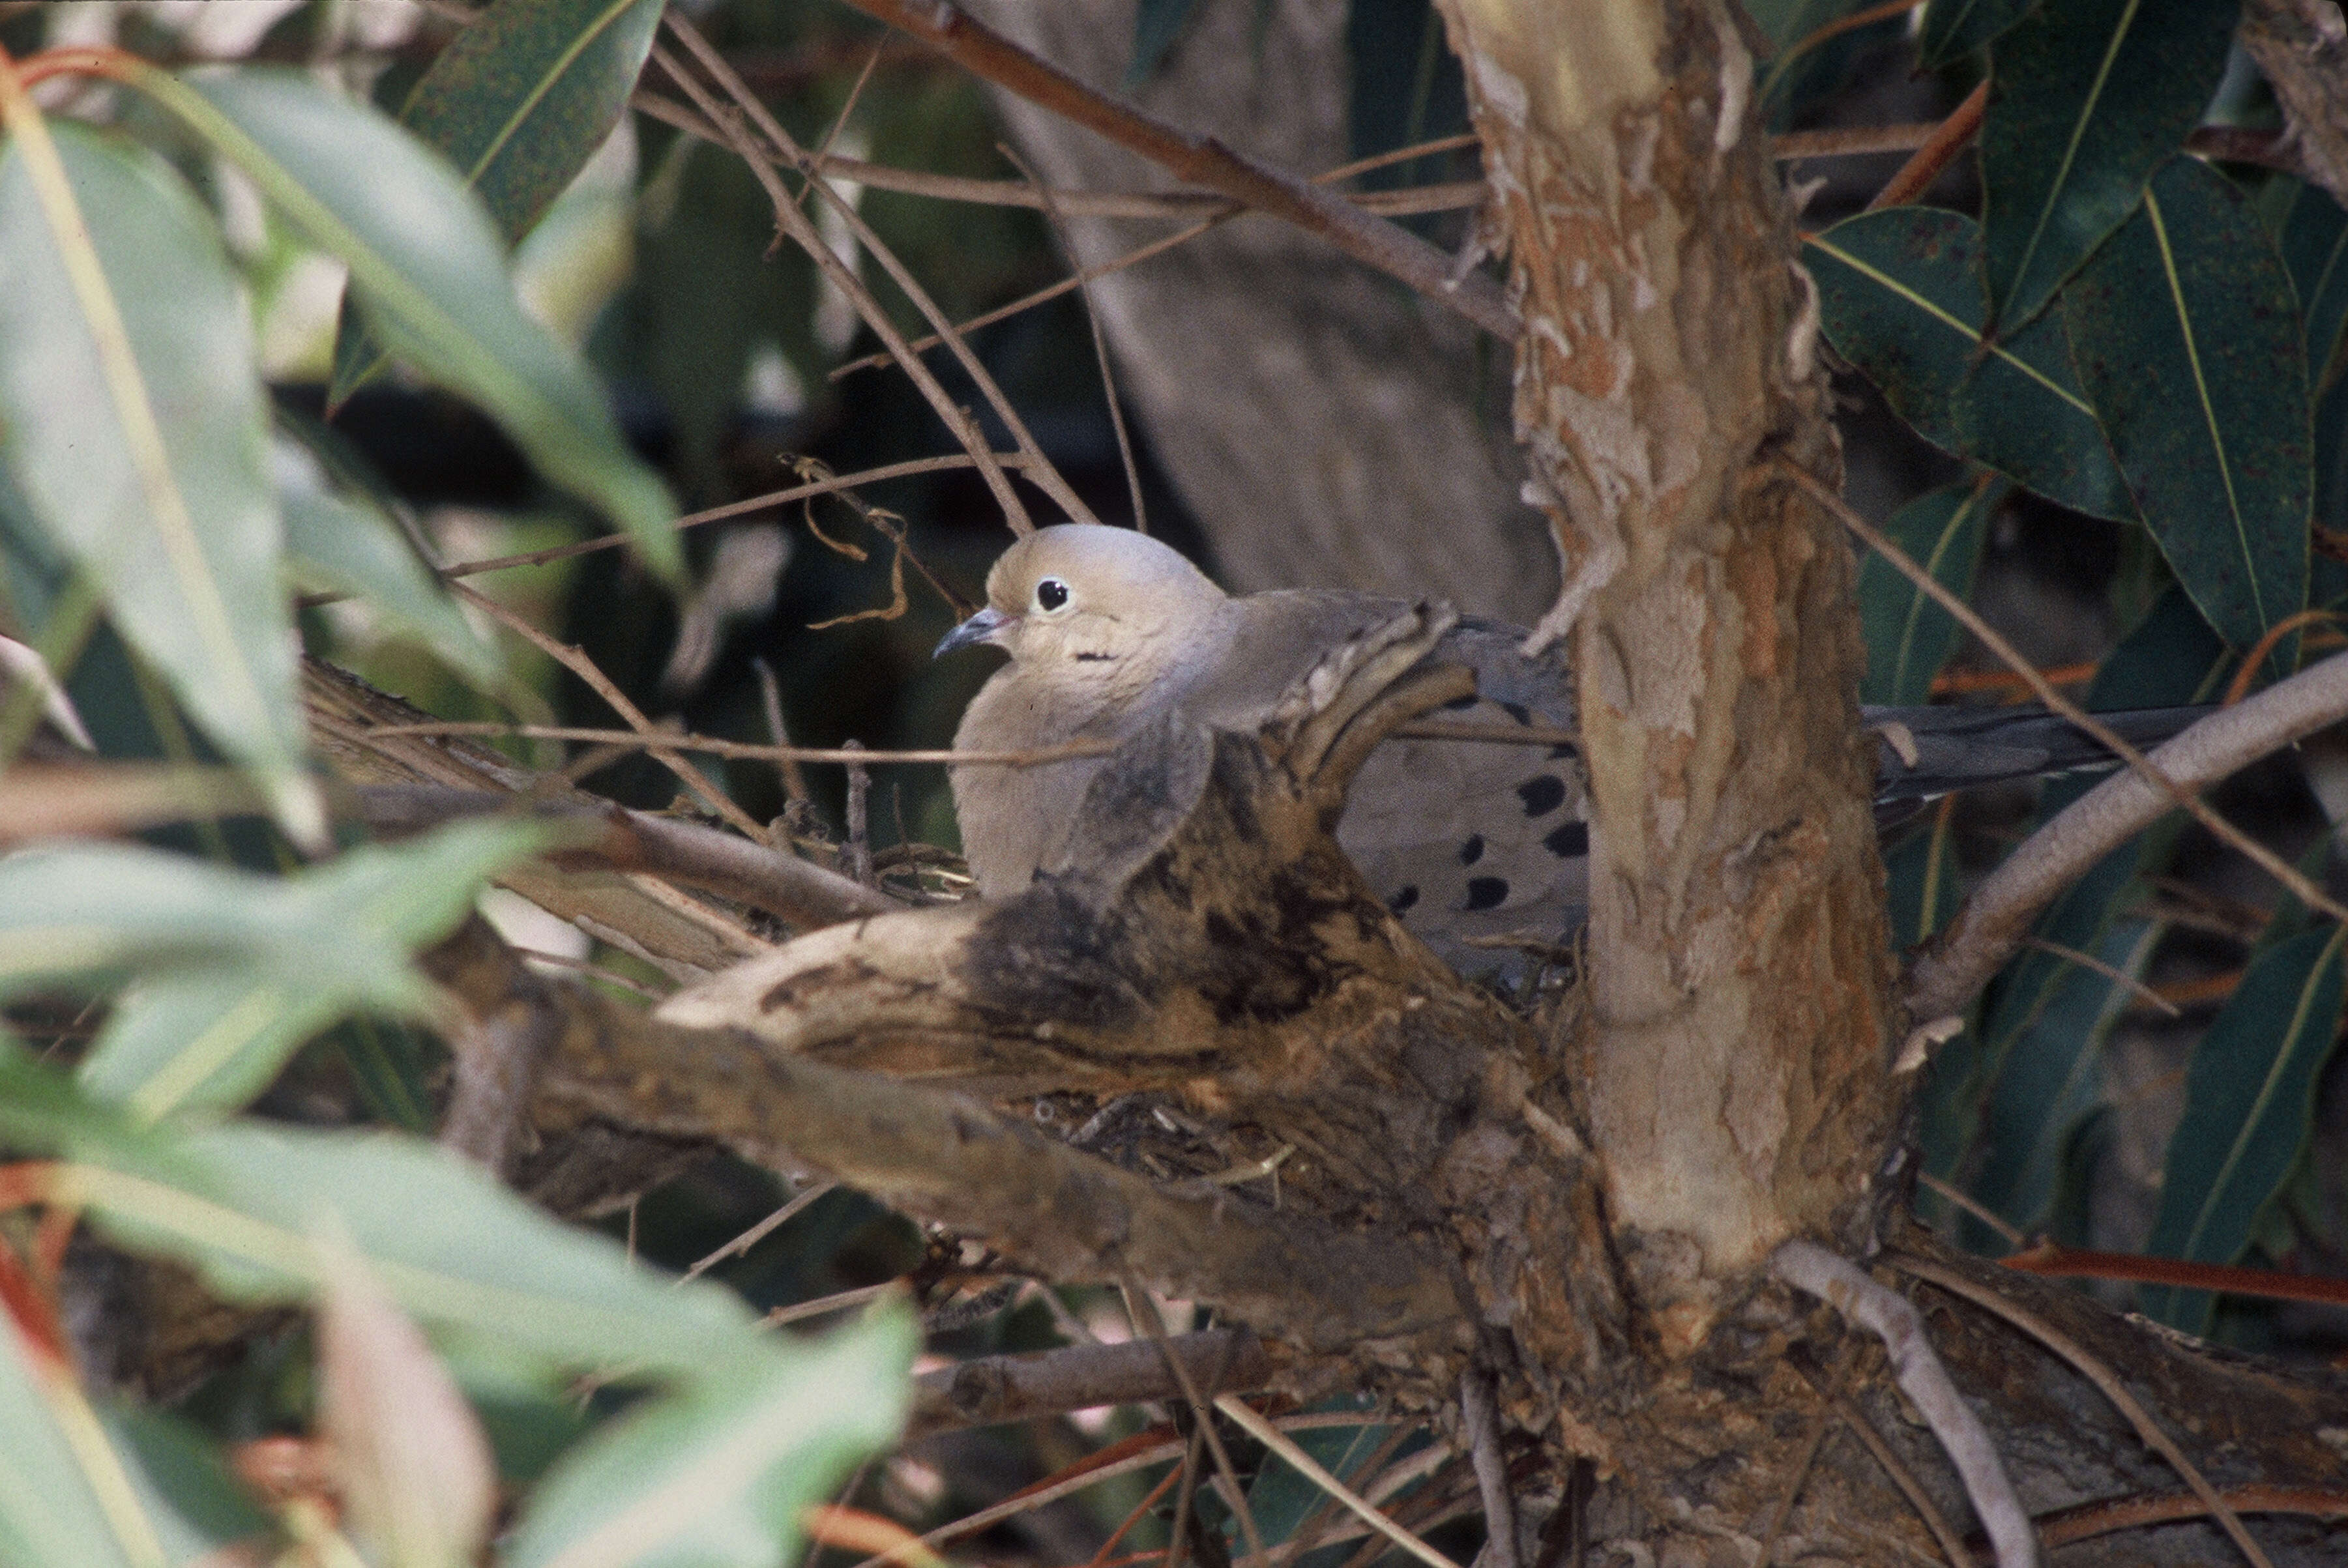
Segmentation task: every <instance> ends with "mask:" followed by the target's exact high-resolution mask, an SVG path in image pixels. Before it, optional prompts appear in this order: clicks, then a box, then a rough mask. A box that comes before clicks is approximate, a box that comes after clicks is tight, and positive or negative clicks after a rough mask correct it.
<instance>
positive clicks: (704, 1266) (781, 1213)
mask: <svg viewBox="0 0 2348 1568" xmlns="http://www.w3.org/2000/svg"><path fill="white" fill-rule="evenodd" d="M838 1186H839V1183H838V1182H814V1183H810V1184H808V1186H807V1187H806V1189H805V1190H803V1191H800V1192H797V1193H794V1194H791V1200H790V1202H788V1203H787V1204H784V1205H783V1206H782V1207H781V1208H778V1209H777V1210H776V1211H775V1212H774V1213H773V1214H768V1215H767V1217H766V1218H765V1219H762V1220H760V1221H759V1222H758V1223H757V1225H752V1226H751V1227H750V1228H749V1229H748V1230H746V1231H744V1232H743V1233H742V1234H741V1235H737V1236H736V1237H735V1238H734V1239H733V1240H732V1241H729V1242H727V1243H726V1245H724V1246H721V1247H719V1248H718V1249H717V1250H716V1252H713V1253H711V1254H710V1255H708V1256H707V1257H705V1258H703V1259H702V1260H701V1261H700V1262H699V1263H696V1264H695V1265H694V1266H692V1267H691V1268H688V1269H686V1270H685V1272H684V1273H683V1274H681V1275H678V1276H677V1277H676V1282H677V1283H678V1284H679V1285H683V1284H684V1283H685V1281H686V1280H688V1279H699V1278H700V1277H701V1276H703V1275H705V1274H706V1273H708V1272H709V1271H710V1270H711V1269H713V1268H715V1267H716V1266H718V1265H719V1264H721V1263H724V1262H725V1261H726V1259H727V1258H729V1257H739V1256H741V1255H743V1254H744V1253H746V1252H748V1251H749V1250H750V1249H751V1248H752V1247H754V1246H756V1245H758V1244H759V1243H760V1242H762V1241H764V1240H766V1239H767V1237H768V1236H770V1235H774V1234H775V1232H776V1231H778V1230H779V1229H780V1228H782V1227H783V1226H784V1225H788V1224H789V1223H790V1222H791V1221H792V1220H793V1219H795V1218H797V1217H798V1215H799V1214H801V1213H803V1212H804V1211H805V1210H806V1209H807V1207H808V1204H812V1203H814V1202H815V1201H816V1200H817V1199H818V1198H820V1197H823V1196H824V1195H826V1194H829V1193H830V1192H831V1191H833V1190H834V1189H835V1188H837V1187H838Z"/></svg>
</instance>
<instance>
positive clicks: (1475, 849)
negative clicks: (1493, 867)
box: [1459, 833, 1484, 866]
mask: <svg viewBox="0 0 2348 1568" xmlns="http://www.w3.org/2000/svg"><path fill="white" fill-rule="evenodd" d="M1483 858H1484V835H1482V834H1480V833H1471V834H1469V835H1468V842H1467V843H1465V844H1463V845H1460V846H1459V864H1460V865H1462V866H1473V865H1475V864H1476V862H1478V861H1479V860H1481V859H1483Z"/></svg>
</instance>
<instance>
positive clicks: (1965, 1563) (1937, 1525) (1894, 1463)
mask: <svg viewBox="0 0 2348 1568" xmlns="http://www.w3.org/2000/svg"><path fill="white" fill-rule="evenodd" d="M1827 1403H1828V1404H1829V1405H1831V1406H1832V1407H1833V1408H1834V1413H1835V1414H1836V1415H1838V1416H1839V1417H1841V1418H1842V1421H1843V1424H1844V1425H1845V1426H1847V1427H1849V1429H1850V1431H1851V1435H1852V1436H1853V1437H1855V1438H1857V1439H1858V1440H1859V1442H1860V1444H1861V1445H1863V1446H1864V1447H1865V1448H1866V1450H1867V1451H1868V1452H1869V1453H1870V1454H1872V1455H1874V1456H1875V1462H1876V1463H1877V1464H1879V1465H1880V1466H1882V1467H1883V1473H1884V1474H1886V1475H1888V1476H1890V1478H1891V1484H1892V1485H1894V1486H1896V1487H1898V1488H1899V1489H1900V1495H1901V1496H1902V1497H1905V1498H1906V1499H1907V1500H1908V1506H1909V1507H1910V1508H1912V1509H1914V1510H1915V1511H1916V1517H1917V1518H1919V1519H1921V1520H1922V1521H1923V1522H1924V1528H1925V1529H1926V1530H1927V1531H1929V1532H1931V1536H1932V1540H1933V1541H1934V1542H1936V1543H1937V1544H1938V1545H1939V1546H1940V1548H1941V1555H1942V1556H1944V1557H1946V1558H1947V1559H1948V1560H1949V1568H1972V1560H1973V1554H1972V1553H1970V1552H1968V1551H1966V1550H1965V1538H1964V1537H1963V1536H1962V1535H1959V1534H1958V1533H1957V1532H1956V1527H1955V1526H1954V1525H1952V1524H1951V1523H1950V1522H1949V1521H1948V1519H1947V1517H1946V1516H1945V1515H1943V1514H1942V1513H1941V1511H1940V1509H1939V1507H1938V1506H1936V1505H1935V1504H1934V1503H1933V1501H1932V1494H1931V1492H1929V1491H1925V1490H1924V1483H1923V1482H1922V1481H1919V1480H1917V1479H1916V1474H1915V1472H1914V1471H1911V1470H1910V1469H1909V1468H1908V1466H1907V1464H1906V1463H1905V1462H1904V1461H1903V1460H1901V1459H1900V1454H1899V1451H1898V1450H1895V1449H1893V1448H1892V1446H1891V1445H1890V1443H1888V1442H1886V1441H1884V1440H1883V1434H1882V1433H1881V1432H1879V1431H1877V1430H1875V1423H1874V1422H1873V1421H1870V1420H1869V1419H1867V1412H1866V1411H1864V1410H1862V1409H1859V1407H1858V1406H1857V1405H1856V1404H1854V1403H1852V1402H1851V1399H1850V1396H1849V1395H1848V1394H1842V1393H1836V1394H1829V1395H1828V1396H1827Z"/></svg>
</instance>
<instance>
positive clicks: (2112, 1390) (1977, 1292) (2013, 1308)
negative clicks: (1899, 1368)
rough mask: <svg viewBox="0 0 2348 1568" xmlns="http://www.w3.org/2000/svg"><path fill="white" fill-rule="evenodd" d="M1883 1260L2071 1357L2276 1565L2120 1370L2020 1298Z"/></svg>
mask: <svg viewBox="0 0 2348 1568" xmlns="http://www.w3.org/2000/svg"><path fill="white" fill-rule="evenodd" d="M1884 1261H1885V1262H1887V1263H1889V1264H1890V1265H1891V1266H1893V1267H1894V1268H1897V1269H1900V1270H1901V1271H1903V1272H1905V1273H1908V1274H1912V1275H1914V1276H1916V1277H1917V1278H1919V1279H1922V1280H1928V1281H1930V1282H1931V1283H1932V1284H1934V1285H1937V1286H1940V1287H1941V1289H1943V1290H1945V1291H1948V1292H1949V1293H1950V1294H1951V1295H1953V1296H1963V1297H1964V1298H1965V1299H1966V1300H1967V1301H1970V1302H1972V1304H1973V1305H1974V1306H1976V1307H1981V1308H1982V1310H1984V1311H1987V1312H1991V1313H1994V1314H1995V1315H1996V1316H1998V1317H2003V1318H2004V1319H2005V1320H2006V1322H2008V1323H2010V1324H2012V1325H2013V1327H2016V1328H2018V1329H2020V1330H2021V1331H2022V1332H2023V1333H2024V1334H2027V1335H2028V1336H2030V1337H2032V1338H2033V1339H2035V1340H2037V1341H2038V1343H2040V1344H2041V1345H2043V1346H2044V1347H2045V1348H2047V1349H2049V1350H2051V1351H2053V1352H2054V1353H2055V1355H2057V1356H2060V1357H2061V1358H2063V1359H2064V1360H2065V1361H2068V1362H2069V1363H2070V1364H2071V1365H2072V1366H2073V1367H2074V1368H2076V1369H2077V1370H2078V1372H2079V1373H2080V1375H2081V1376H2083V1377H2085V1378H2086V1379H2087V1381H2089V1382H2091V1383H2093V1384H2094V1385H2095V1386H2096V1388H2097V1389H2099V1390H2101V1391H2102V1393H2103V1396H2104V1398H2105V1399H2109V1400H2110V1401H2111V1402H2112V1408H2113V1409H2116V1410H2118V1411H2119V1413H2120V1414H2121V1415H2122V1416H2124V1417H2126V1418H2127V1422H2128V1424H2129V1425H2130V1426H2132V1427H2134V1428H2135V1429H2136V1430H2137V1436H2138V1437H2140V1438H2142V1439H2143V1440H2145V1444H2146V1446H2147V1447H2148V1448H2150V1449H2151V1450H2153V1451H2154V1452H2156V1453H2157V1454H2158V1455H2160V1457H2161V1458H2163V1459H2165V1460H2168V1463H2169V1466H2170V1468H2172V1469H2173V1470H2175V1471H2177V1473H2178V1477H2179V1478H2180V1479H2181V1480H2183V1481H2184V1482H2185V1484H2186V1485H2187V1486H2188V1487H2190V1488H2192V1489H2193V1495H2194V1496H2196V1497H2198V1498H2199V1499H2200V1500H2201V1505H2202V1506H2203V1507H2204V1508H2207V1509H2208V1510H2209V1512H2210V1514H2211V1516H2212V1517H2214V1518H2215V1519H2216V1520H2217V1521H2218V1522H2219V1524H2221V1525H2223V1526H2224V1527H2225V1531H2226V1533H2227V1534H2228V1535H2230V1536H2231V1537H2232V1538H2233V1542H2234V1544H2235V1545H2236V1546H2238V1547H2240V1549H2241V1553H2242V1555H2243V1556H2244V1557H2245V1558H2247V1559H2249V1560H2250V1563H2252V1564H2253V1568H2274V1564H2273V1563H2271V1562H2270V1561H2268V1558H2267V1554H2266V1553H2264V1552H2262V1551H2260V1548H2259V1543H2258V1542H2255V1541H2253V1540H2251V1539H2250V1532H2249V1531H2248V1530H2245V1529H2244V1528H2243V1527H2242V1520H2241V1516H2240V1514H2238V1513H2236V1512H2234V1511H2233V1509H2232V1508H2230V1506H2228V1504H2227V1502H2226V1500H2225V1499H2224V1498H2223V1497H2221V1496H2219V1493H2218V1489H2217V1488H2216V1487H2213V1486H2211V1485H2210V1484H2209V1478H2208V1477H2206V1476H2204V1475H2203V1474H2202V1473H2201V1471H2199V1469H2198V1468H2196V1467H2195V1465H2194V1463H2193V1461H2192V1460H2189V1459H2187V1458H2186V1457H2185V1450H2183V1449H2181V1448H2178V1446H2177V1442H2176V1440H2175V1439H2173V1438H2171V1437H2170V1436H2169V1435H2168V1432H2167V1431H2166V1430H2163V1429H2162V1427H2161V1425H2160V1423H2159V1422H2157V1421H2156V1420H2154V1419H2152V1413H2151V1412H2150V1411H2149V1410H2147V1409H2145V1408H2144V1407H2143V1406H2142V1405H2141V1404H2139V1403H2137V1398H2136V1396H2135V1395H2134V1394H2131V1393H2129V1392H2128V1391H2127V1384H2125V1383H2123V1382H2121V1381H2120V1378H2119V1374H2117V1373H2116V1372H2114V1371H2113V1370H2112V1369H2111V1368H2109V1367H2106V1366H2105V1365H2104V1363H2103V1362H2102V1361H2101V1360H2100V1359H2099V1358H2096V1356H2094V1355H2092V1354H2090V1353H2089V1351H2088V1350H2087V1348H2086V1347H2085V1346H2084V1345H2082V1344H2080V1343H2079V1342H2078V1341H2077V1340H2075V1339H2074V1338H2072V1337H2070V1336H2069V1335H2067V1334H2065V1333H2064V1332H2063V1331H2062V1330H2061V1329H2059V1328H2057V1327H2055V1325H2053V1324H2052V1323H2049V1322H2047V1321H2046V1319H2045V1318H2044V1317H2040V1316H2039V1315H2038V1314H2037V1313H2035V1312H2033V1311H2031V1310H2030V1308H2028V1307H2024V1306H2023V1305H2022V1304H2021V1303H2020V1302H2017V1301H2013V1300H2010V1299H2008V1298H2007V1297H2005V1296H2001V1295H1999V1294H1998V1293H1997V1292H1996V1291H1994V1290H1992V1289H1990V1288H1989V1287H1988V1286H1984V1285H1977V1284H1975V1283H1974V1282H1973V1281H1972V1280H1971V1279H1968V1278H1966V1277H1965V1276H1963V1275H1962V1274H1959V1273H1958V1272H1957V1271H1956V1270H1955V1269H1953V1268H1950V1267H1948V1266H1945V1265H1942V1264H1938V1263H1934V1262H1932V1261H1931V1259H1929V1258H1921V1257H1917V1256H1915V1255H1912V1254H1909V1253H1891V1254H1888V1255H1886V1256H1885V1259H1884Z"/></svg>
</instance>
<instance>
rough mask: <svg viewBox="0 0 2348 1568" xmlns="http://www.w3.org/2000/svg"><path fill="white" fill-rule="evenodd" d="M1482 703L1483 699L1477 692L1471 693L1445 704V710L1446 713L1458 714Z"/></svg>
mask: <svg viewBox="0 0 2348 1568" xmlns="http://www.w3.org/2000/svg"><path fill="white" fill-rule="evenodd" d="M1482 701H1483V699H1482V698H1480V697H1478V696H1477V695H1476V693H1475V692H1468V695H1466V696H1465V697H1454V698H1452V699H1451V701H1449V702H1446V703H1444V704H1443V709H1444V712H1448V713H1456V712H1459V711H1460V710H1461V709H1463V708H1472V707H1474V706H1475V705H1476V704H1477V703H1478V702H1482Z"/></svg>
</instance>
